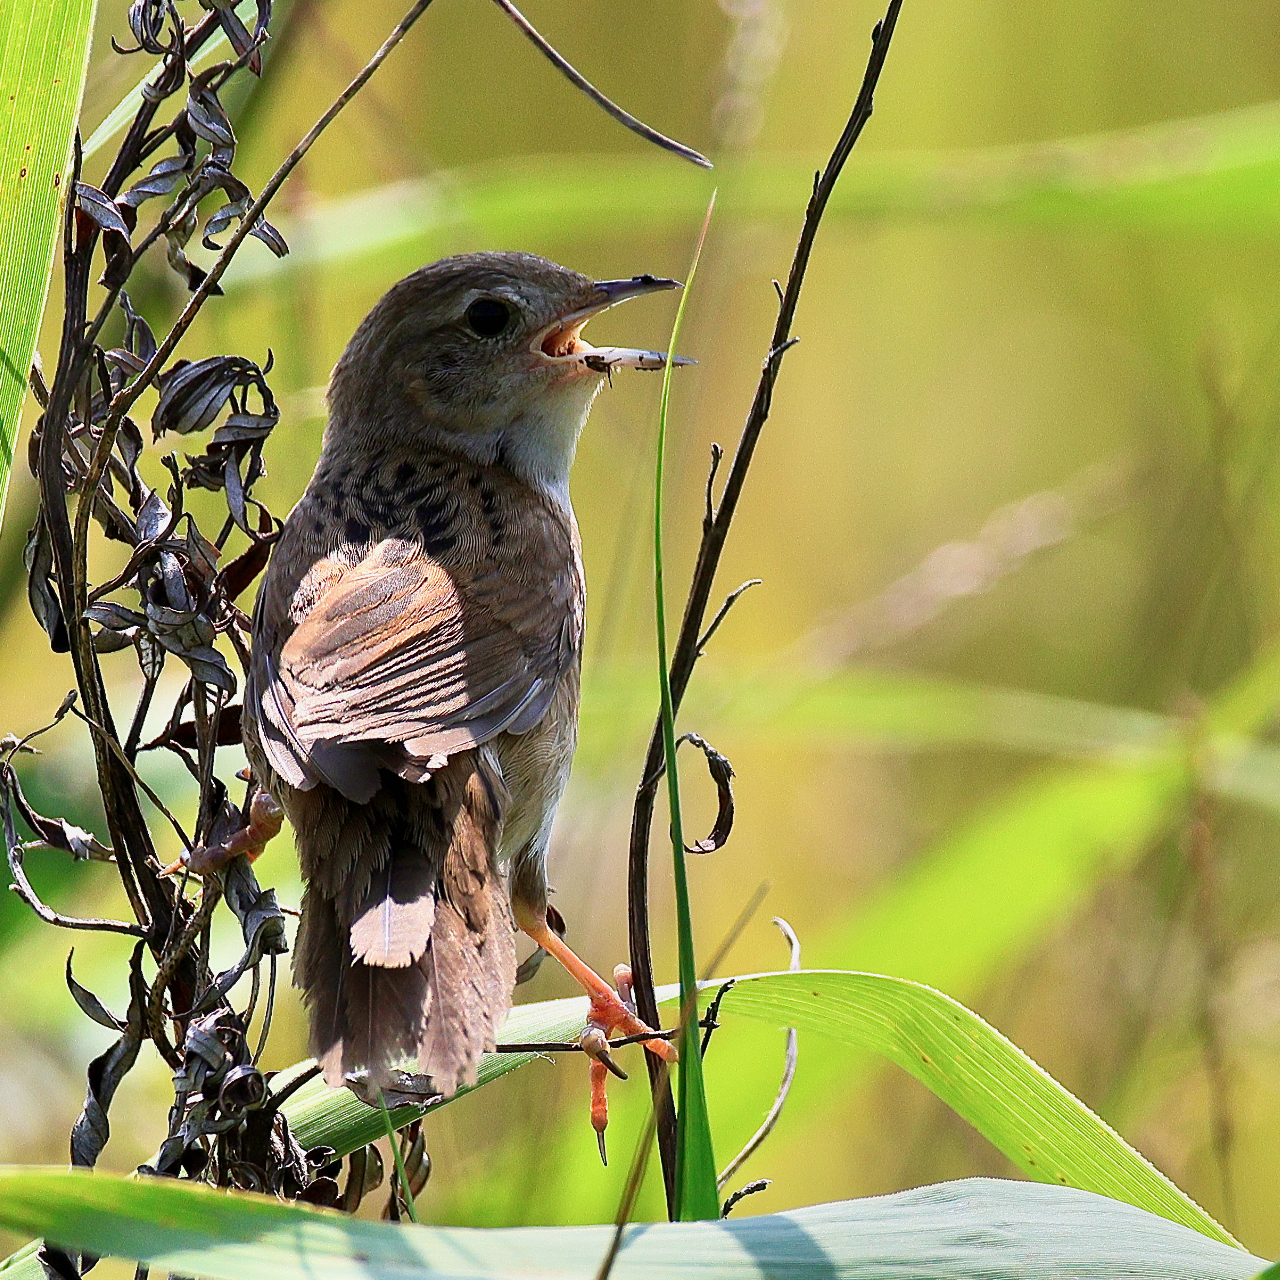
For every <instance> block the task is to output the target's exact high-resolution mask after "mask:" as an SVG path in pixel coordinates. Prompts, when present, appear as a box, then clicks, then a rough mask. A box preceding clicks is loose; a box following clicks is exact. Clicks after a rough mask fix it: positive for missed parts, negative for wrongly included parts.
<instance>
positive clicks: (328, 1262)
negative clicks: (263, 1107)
mask: <svg viewBox="0 0 1280 1280" xmlns="http://www.w3.org/2000/svg"><path fill="white" fill-rule="evenodd" d="M0 1224H3V1225H4V1226H6V1227H10V1228H14V1229H18V1230H24V1231H35V1232H39V1233H41V1234H44V1235H48V1236H49V1237H50V1238H51V1239H52V1240H54V1241H55V1242H56V1243H57V1244H60V1245H62V1246H63V1247H65V1248H68V1249H72V1250H84V1251H87V1252H91V1253H94V1254H103V1255H110V1256H116V1257H122V1258H129V1259H134V1260H138V1261H142V1262H145V1263H148V1264H149V1265H150V1266H151V1267H152V1268H153V1269H154V1270H155V1271H158V1272H164V1271H169V1272H172V1273H173V1274H176V1275H194V1276H207V1277H210V1280H404V1278H405V1277H411V1276H416V1275H422V1276H426V1275H428V1274H430V1275H432V1276H437V1277H443V1278H452V1277H457V1278H459V1280H461V1278H462V1277H468V1278H470V1280H499V1278H510V1280H516V1277H528V1276H533V1275H537V1276H544V1277H547V1278H548V1280H554V1278H556V1277H560V1278H562V1280H570V1278H573V1280H579V1278H582V1280H586V1278H588V1277H592V1276H595V1275H596V1273H597V1271H598V1268H599V1266H600V1261H601V1259H602V1257H603V1256H604V1253H605V1250H606V1248H607V1247H608V1244H609V1240H610V1237H611V1233H612V1228H611V1227H608V1226H595V1227H507V1228H496V1229H489V1230H483V1229H476V1228H466V1227H418V1226H395V1225H392V1224H390V1223H379V1222H364V1221H361V1220H359V1219H355V1218H351V1217H347V1216H345V1215H343V1214H339V1213H335V1212H332V1211H325V1210H320V1209H310V1208H307V1207H304V1206H302V1205H289V1204H282V1203H280V1202H279V1201H277V1200H273V1199H270V1198H268V1197H266V1196H258V1195H250V1194H248V1193H245V1192H238V1193H237V1192H230V1193H229V1192H220V1191H214V1190H211V1189H210V1188H207V1187H201V1186H198V1185H193V1184H191V1183H189V1182H178V1181H176V1180H170V1179H167V1178H147V1179H140V1180H130V1179H126V1178H122V1177H119V1176H116V1175H111V1174H87V1173H83V1172H81V1171H78V1170H76V1171H70V1170H56V1169H13V1168H10V1169H0ZM37 1265H38V1264H37ZM1264 1265H1265V1263H1264V1262H1263V1261H1262V1259H1260V1258H1255V1257H1252V1256H1250V1255H1249V1254H1247V1253H1245V1252H1244V1251H1243V1250H1240V1249H1233V1248H1231V1247H1229V1246H1227V1245H1224V1244H1220V1243H1217V1242H1215V1241H1212V1240H1206V1239H1205V1238H1204V1237H1203V1236H1200V1235H1198V1234H1197V1233H1196V1232H1194V1231H1190V1230H1188V1229H1187V1228H1185V1227H1180V1226H1178V1225H1176V1224H1174V1223H1171V1222H1166V1221H1162V1220H1161V1219H1159V1218H1156V1217H1153V1216H1152V1215H1150V1214H1147V1213H1144V1212H1142V1211H1141V1210H1138V1209H1135V1208H1133V1207H1132V1206H1130V1205H1124V1204H1120V1203H1118V1202H1116V1201H1114V1200H1107V1199H1105V1198H1103V1197H1100V1196H1095V1195H1091V1194H1089V1193H1088V1192H1084V1191H1078V1190H1074V1189H1072V1188H1067V1187H1047V1186H1040V1185H1037V1184H1035V1183H1025V1182H1006V1181H1000V1180H997V1179H981V1178H972V1179H967V1180H965V1181H962V1182H947V1183H941V1184H938V1185H936V1186H929V1187H919V1188H916V1189H915V1190H912V1191H900V1192H898V1193H897V1194H896V1195H891V1196H877V1197H874V1198H872V1199H866V1200H846V1201H843V1202H837V1203H835V1204H824V1205H814V1206H813V1207H811V1208H808V1209H796V1210H793V1211H791V1212H789V1213H777V1214H768V1215H762V1216H761V1217H757V1218H742V1219H737V1220H733V1219H731V1220H728V1221H721V1222H674V1223H666V1222H664V1223H657V1224H647V1225H638V1226H634V1227H631V1228H629V1229H628V1232H627V1235H626V1237H625V1239H624V1242H623V1247H622V1250H621V1252H620V1253H619V1255H618V1259H617V1262H616V1264H615V1266H614V1268H613V1272H612V1274H613V1276H614V1277H615V1278H616V1280H781V1277H786V1278H787V1280H838V1278H839V1277H847V1278H848V1280H1063V1278H1064V1277H1067V1276H1088V1277H1090V1278H1091V1280H1122V1278H1124V1280H1245V1278H1246V1277H1248V1276H1251V1275H1253V1274H1254V1273H1255V1272H1256V1271H1257V1270H1258V1268H1259V1267H1261V1266H1264ZM4 1274H5V1275H6V1280H27V1277H28V1276H30V1277H31V1278H32V1280H36V1277H35V1272H34V1271H33V1269H32V1266H31V1261H30V1260H27V1261H25V1262H24V1263H22V1264H18V1265H16V1266H14V1267H13V1268H12V1269H6V1271H5V1273H4Z"/></svg>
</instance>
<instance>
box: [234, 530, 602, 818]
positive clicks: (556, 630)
mask: <svg viewBox="0 0 1280 1280" xmlns="http://www.w3.org/2000/svg"><path fill="white" fill-rule="evenodd" d="M529 550H532V549H529ZM563 550H564V551H565V552H566V553H567V554H565V555H563V556H559V557H556V556H554V554H551V555H548V554H547V553H553V552H554V548H546V549H545V550H544V555H543V557H542V558H544V559H550V560H551V561H552V563H551V564H548V565H544V571H543V572H542V573H539V572H537V566H536V564H533V563H531V561H536V560H538V559H539V557H538V555H537V554H536V553H534V554H533V555H530V554H528V553H526V554H525V555H524V556H522V557H519V559H520V564H519V565H512V564H508V563H505V561H506V559H507V557H504V556H493V555H488V556H485V557H482V558H480V559H478V560H473V561H472V562H471V563H470V564H467V563H465V562H459V563H452V564H451V563H449V562H448V561H447V560H446V561H443V562H442V561H440V560H436V559H434V558H432V557H430V556H428V555H427V554H426V552H425V551H424V550H423V548H422V546H421V544H420V543H415V542H413V541H409V540H402V539H397V538H389V539H386V540H384V541H382V542H380V543H376V544H374V545H373V546H372V547H371V548H370V551H369V553H368V555H366V556H365V558H364V559H362V560H360V561H358V562H357V563H355V564H344V563H342V561H341V560H338V559H334V558H330V559H328V560H327V562H321V563H319V564H317V565H316V566H314V567H313V570H312V573H311V574H310V575H309V577H311V578H312V580H313V581H316V580H317V579H318V580H319V581H320V582H321V583H322V584H323V585H322V587H321V589H320V591H319V593H318V594H317V595H316V597H315V600H314V603H313V604H312V605H311V607H310V608H309V610H308V611H307V612H306V614H305V616H304V617H303V618H302V619H301V620H300V621H299V622H298V624H297V626H296V628H295V629H294V630H293V631H292V633H291V634H290V635H288V637H287V639H285V641H284V643H283V645H282V646H281V647H280V649H279V651H278V653H276V654H274V655H268V660H267V664H266V670H265V671H264V672H263V674H264V676H265V677H266V678H265V680H264V681H262V682H261V684H260V685H259V690H258V694H259V698H260V700H261V706H260V712H261V714H260V721H261V724H262V728H263V731H264V732H263V746H264V747H265V748H266V750H267V754H268V757H269V758H270V759H271V762H272V764H273V765H274V766H275V767H276V769H277V771H278V772H279V773H280V774H281V776H282V777H284V779H285V780H286V781H288V782H290V783H291V784H292V785H294V786H303V787H305V786H309V785H312V784H314V783H315V782H319V781H324V782H327V783H328V784H329V785H331V786H335V787H336V788H337V789H338V790H340V791H343V792H344V793H346V794H347V795H349V796H350V797H351V798H352V799H367V798H368V797H369V796H371V795H372V794H373V792H374V791H376V789H377V785H378V782H377V775H378V770H379V769H380V768H390V769H392V770H393V771H395V772H398V773H400V774H401V775H402V776H405V777H408V778H414V779H420V778H422V777H424V776H426V775H427V774H429V773H430V771H431V768H432V767H433V765H432V762H433V761H435V765H436V767H438V764H439V763H441V761H440V759H439V758H440V757H447V756H449V755H451V754H453V753H455V752H458V751H464V750H467V749H469V748H471V747H476V746H479V745H481V744H482V743H484V742H487V741H488V740H489V739H490V738H492V737H494V736H495V735H496V734H498V733H501V732H503V731H504V730H505V731H510V732H515V733H522V732H525V731H526V730H528V729H531V728H532V727H533V726H534V725H536V724H537V723H538V722H539V721H540V720H541V719H542V717H543V715H544V714H545V713H546V710H547V707H548V705H549V704H550V701H551V698H552V696H553V694H554V692H555V689H556V685H557V683H558V681H559V679H560V677H561V675H562V674H563V673H564V671H565V670H566V669H567V667H568V666H569V664H570V663H572V662H573V661H575V660H576V656H577V653H578V649H579V645H580V641H581V627H582V611H581V590H580V578H579V570H578V567H577V558H576V555H575V554H574V552H573V548H572V545H571V543H566V544H565V545H564V548H563ZM557 560H558V563H555V562H556V561H557ZM459 561H461V558H460V557H459ZM547 569H550V570H551V571H550V572H549V573H548V572H546V570H547Z"/></svg>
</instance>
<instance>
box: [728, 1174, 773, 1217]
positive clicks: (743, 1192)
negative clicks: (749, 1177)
mask: <svg viewBox="0 0 1280 1280" xmlns="http://www.w3.org/2000/svg"><path fill="white" fill-rule="evenodd" d="M768 1186H770V1180H769V1179H768V1178H757V1179H756V1180H755V1181H754V1182H748V1183H747V1185H746V1186H745V1187H739V1188H738V1190H737V1191H735V1192H734V1193H733V1195H731V1196H730V1197H729V1198H728V1199H727V1200H726V1201H725V1202H724V1204H723V1205H721V1206H720V1216H721V1217H722V1218H727V1217H728V1216H729V1215H730V1214H731V1213H732V1212H733V1210H734V1207H735V1206H736V1205H737V1203H738V1201H739V1200H745V1199H746V1198H747V1197H748V1196H753V1195H755V1194H756V1192H758V1191H764V1190H765V1189H766V1188H767V1187H768Z"/></svg>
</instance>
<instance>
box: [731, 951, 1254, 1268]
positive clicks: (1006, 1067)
mask: <svg viewBox="0 0 1280 1280" xmlns="http://www.w3.org/2000/svg"><path fill="white" fill-rule="evenodd" d="M722 1007H723V1010H724V1012H725V1013H727V1014H737V1015H741V1016H744V1017H749V1018H754V1019H757V1020H759V1021H764V1022H768V1023H771V1024H772V1025H775V1026H779V1027H796V1028H797V1029H799V1030H802V1031H811V1032H816V1033H818V1034H820V1035H823V1036H826V1037H828V1038H829V1039H834V1040H840V1041H843V1042H844V1043H845V1044H850V1045H857V1046H858V1047H859V1048H863V1049H870V1050H872V1051H873V1052H874V1053H878V1054H880V1055H881V1056H883V1057H885V1058H887V1059H889V1061H890V1062H893V1063H896V1064H897V1065H898V1066H899V1067H901V1068H902V1069H903V1070H904V1071H908V1072H910V1074H911V1075H913V1076H915V1078H916V1079H917V1080H919V1081H920V1082H921V1083H922V1084H923V1085H925V1086H926V1087H927V1088H928V1089H930V1090H931V1091H932V1092H933V1093H934V1094H936V1095H937V1097H939V1098H941V1099H942V1101H943V1102H945V1103H946V1104H947V1106H949V1107H950V1108H951V1109H952V1110H953V1111H954V1112H955V1113H956V1114H957V1115H959V1116H962V1117H963V1118H964V1119H965V1120H967V1121H968V1122H969V1123H970V1124H971V1125H973V1127H974V1128H975V1129H977V1130H978V1132H979V1133H981V1134H982V1135H983V1137H985V1138H986V1139H987V1141H989V1142H990V1143H991V1144H992V1145H993V1146H995V1147H997V1148H999V1150H1000V1151H1002V1152H1003V1153H1004V1154H1005V1155H1006V1156H1008V1157H1009V1159H1010V1160H1012V1161H1013V1162H1014V1164H1016V1165H1017V1166H1018V1167H1019V1168H1020V1169H1021V1170H1022V1171H1023V1172H1024V1173H1025V1174H1026V1175H1027V1176H1028V1177H1029V1178H1033V1179H1035V1180H1036V1181H1038V1182H1056V1183H1058V1184H1059V1185H1061V1186H1072V1187H1081V1188H1083V1189H1085V1190H1088V1191H1096V1192H1098V1193H1099V1194H1101V1195H1106V1196H1110V1197H1112V1198H1113V1199H1116V1200H1123V1201H1125V1202H1126V1203H1128V1204H1132V1205H1137V1206H1138V1207H1139V1208H1141V1209H1146V1210H1148V1212H1151V1213H1155V1214H1158V1215H1159V1216H1160V1217H1162V1218H1168V1219H1169V1220H1170V1221H1171V1222H1180V1223H1182V1224H1183V1225H1184V1226H1188V1227H1192V1228H1193V1229H1195V1230H1196V1231H1200V1232H1203V1233H1204V1234H1205V1235H1207V1236H1209V1237H1210V1238H1212V1239H1215V1240H1221V1241H1223V1242H1224V1243H1226V1244H1235V1243H1236V1242H1235V1240H1234V1239H1233V1238H1232V1236H1231V1235H1230V1234H1229V1233H1228V1232H1227V1231H1226V1230H1225V1229H1224V1228H1223V1227H1221V1226H1220V1225H1219V1224H1218V1223H1217V1222H1215V1221H1214V1220H1213V1218H1212V1217H1210V1216H1209V1214H1207V1213H1206V1212H1205V1211H1204V1210H1203V1209H1202V1208H1201V1207H1200V1206H1199V1205H1198V1204H1196V1203H1195V1201H1194V1200H1192V1199H1191V1198H1190V1197H1189V1196H1188V1195H1186V1194H1185V1193H1184V1192H1183V1191H1181V1190H1179V1188H1178V1187H1176V1186H1175V1185H1174V1184H1173V1183H1172V1182H1170V1181H1169V1179H1168V1178H1166V1177H1165V1176H1164V1174H1162V1173H1160V1172H1159V1170H1157V1169H1156V1168H1155V1167H1154V1166H1153V1165H1152V1164H1150V1163H1149V1162H1148V1161H1147V1160H1145V1159H1144V1158H1143V1157H1142V1156H1141V1155H1139V1154H1138V1152H1137V1151H1135V1150H1134V1149H1133V1148H1132V1147H1131V1146H1129V1144H1128V1143H1127V1142H1125V1141H1124V1139H1123V1138H1121V1137H1120V1135H1119V1134H1117V1133H1116V1132H1115V1130H1114V1129H1112V1128H1111V1127H1110V1126H1109V1125H1107V1124H1105V1123H1104V1122H1103V1121H1102V1120H1100V1119H1099V1118H1098V1117H1097V1116H1096V1115H1094V1113H1093V1112H1092V1111H1090V1110H1089V1108H1088V1107H1086V1106H1085V1105H1084V1103H1083V1102H1081V1101H1080V1100H1079V1099H1078V1098H1076V1097H1075V1096H1074V1095H1073V1094H1071V1093H1070V1092H1069V1091H1068V1090H1066V1089H1064V1088H1063V1087H1062V1085H1060V1084H1059V1083H1058V1082H1057V1081H1056V1080H1054V1079H1053V1077H1052V1076H1050V1075H1049V1074H1048V1072H1046V1071H1044V1070H1043V1069H1042V1068H1041V1067H1039V1066H1037V1065H1036V1063H1034V1062H1033V1061H1032V1060H1031V1059H1030V1058H1029V1057H1027V1055H1026V1054H1025V1053H1023V1052H1022V1050H1021V1049H1019V1048H1018V1047H1017V1046H1016V1045H1014V1044H1013V1043H1012V1042H1010V1041H1009V1040H1007V1039H1006V1038H1005V1037H1004V1036H1002V1035H1001V1034H1000V1032H998V1031H997V1030H996V1029H995V1028H994V1027H992V1026H990V1025H988V1024H987V1023H986V1022H984V1021H983V1020H982V1019H981V1018H980V1017H978V1015H977V1014H976V1013H973V1012H971V1011H970V1010H969V1009H966V1008H965V1007H964V1005H962V1004H960V1003H959V1002H958V1001H955V1000H952V999H951V998H950V997H949V996H945V995H943V994H942V993H941V992H940V991H935V990H934V989H933V988H932V987H927V986H924V985H923V984H921V983H915V982H909V981H907V980H906V979H903V978H887V977H883V976H881V975H879V974H872V973H849V972H846V971H843V970H828V971H825V972H824V971H820V970H807V971H806V970H802V971H801V972H800V973H773V974H762V975H759V976H756V977H749V978H739V979H738V980H737V985H735V986H734V988H733V990H732V991H730V992H729V994H728V996H726V997H725V1001H724V1005H723V1006H722Z"/></svg>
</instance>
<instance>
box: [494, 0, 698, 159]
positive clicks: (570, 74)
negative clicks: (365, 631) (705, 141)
mask: <svg viewBox="0 0 1280 1280" xmlns="http://www.w3.org/2000/svg"><path fill="white" fill-rule="evenodd" d="M494 3H495V4H496V5H497V6H498V8H499V9H501V10H502V11H503V13H505V14H506V15H507V17H509V18H510V19H511V21H512V22H514V23H515V24H516V26H517V27H519V28H520V30H521V31H523V32H524V33H525V35H526V36H528V37H529V39H530V40H531V41H533V43H534V45H535V46H536V47H537V48H538V50H539V51H540V52H541V53H542V54H543V55H544V56H545V57H546V59H547V60H548V61H549V62H550V63H551V65H552V66H553V67H555V68H556V70H557V71H559V72H560V73H561V74H562V75H563V76H564V77H565V78H566V79H567V80H569V82H570V83H571V84H573V85H574V86H575V87H577V88H579V89H581V90H582V92H583V93H585V94H586V95H587V97H588V98H590V99H591V101H592V102H594V103H595V104H596V105H597V106H598V107H601V108H602V109H603V110H605V111H607V112H608V113H609V114H610V115H611V116H612V117H613V118H614V119H615V120H617V121H618V123H619V124H623V125H626V127H627V128H628V129H630V130H631V132H632V133H638V134H639V135H640V136H641V137H642V138H645V139H647V140H648V141H649V142H652V143H654V145H655V146H659V147H662V148H664V149H665V150H667V151H672V152H674V153H675V154H676V155H678V156H682V157H683V158H684V159H686V160H691V161H692V162H693V163H694V164H696V165H701V166H702V167H703V168H704V169H710V168H711V167H712V166H711V161H710V160H708V159H707V157H706V156H704V155H702V154H701V153H699V152H697V151H695V150H694V149H693V148H692V147H686V146H685V145H684V143H682V142H677V141H676V140H675V139H674V138H668V137H667V136H666V134H664V133H659V132H658V131H657V130H656V129H651V128H650V127H649V126H648V125H647V124H645V123H644V121H643V120H637V119H636V118H635V116H633V115H632V114H631V113H630V112H629V111H624V110H623V109H622V108H621V107H620V106H618V104H617V103H616V102H611V101H610V100H609V99H608V98H606V97H605V96H604V94H603V93H601V92H600V90H599V89H597V88H596V87H595V85H593V84H592V83H591V81H590V80H588V79H587V78H586V76H584V75H583V74H582V73H581V72H580V71H578V70H576V69H575V68H574V67H573V66H572V65H571V64H570V63H569V61H568V60H567V59H566V58H565V57H564V56H563V55H562V54H561V53H560V52H559V51H558V50H557V49H556V48H555V47H554V46H553V45H552V44H551V43H550V42H549V41H548V40H547V39H545V38H544V37H543V36H542V35H541V34H540V33H539V32H538V31H537V29H536V28H535V27H534V25H533V23H531V22H530V21H529V19H528V18H526V17H525V16H524V14H523V13H521V12H520V10H519V9H517V8H516V7H515V5H513V4H512V3H511V0H494Z"/></svg>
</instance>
